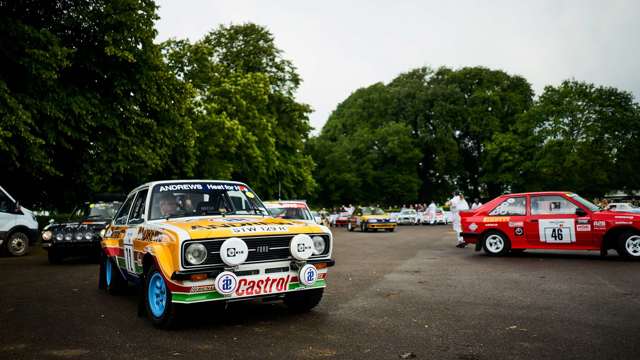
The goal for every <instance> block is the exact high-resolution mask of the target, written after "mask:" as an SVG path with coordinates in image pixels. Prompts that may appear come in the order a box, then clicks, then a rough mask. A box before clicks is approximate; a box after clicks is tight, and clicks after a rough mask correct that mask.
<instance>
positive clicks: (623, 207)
mask: <svg viewBox="0 0 640 360" xmlns="http://www.w3.org/2000/svg"><path fill="white" fill-rule="evenodd" d="M606 210H610V211H624V212H630V213H637V214H638V213H640V208H639V207H636V206H633V205H631V204H629V203H611V204H609V205H607V207H606Z"/></svg>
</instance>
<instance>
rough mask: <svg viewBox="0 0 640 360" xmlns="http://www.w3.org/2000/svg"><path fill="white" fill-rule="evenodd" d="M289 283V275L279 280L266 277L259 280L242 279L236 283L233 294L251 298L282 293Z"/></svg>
mask: <svg viewBox="0 0 640 360" xmlns="http://www.w3.org/2000/svg"><path fill="white" fill-rule="evenodd" d="M290 281H291V275H287V277H280V278H272V277H270V276H267V277H266V278H265V279H260V280H249V279H246V278H242V279H240V281H239V282H238V289H237V290H236V291H235V294H236V295H237V296H251V295H264V294H271V293H274V292H283V291H286V290H287V289H288V288H289V282H290Z"/></svg>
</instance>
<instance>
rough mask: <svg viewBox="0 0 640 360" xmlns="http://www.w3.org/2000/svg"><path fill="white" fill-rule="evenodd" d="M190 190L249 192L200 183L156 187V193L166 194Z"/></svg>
mask: <svg viewBox="0 0 640 360" xmlns="http://www.w3.org/2000/svg"><path fill="white" fill-rule="evenodd" d="M189 190H200V191H211V190H225V191H238V190H241V191H247V190H248V189H247V187H246V186H242V185H235V184H211V183H209V184H198V183H183V184H164V185H160V186H158V187H156V190H155V191H158V192H165V191H189Z"/></svg>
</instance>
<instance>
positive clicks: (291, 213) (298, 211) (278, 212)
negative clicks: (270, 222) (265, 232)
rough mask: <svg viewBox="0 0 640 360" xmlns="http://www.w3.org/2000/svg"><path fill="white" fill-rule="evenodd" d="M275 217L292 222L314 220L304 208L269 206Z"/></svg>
mask: <svg viewBox="0 0 640 360" xmlns="http://www.w3.org/2000/svg"><path fill="white" fill-rule="evenodd" d="M268 208H269V212H270V213H271V215H272V216H273V217H277V218H281V219H292V220H313V218H312V217H311V214H310V213H309V211H307V209H306V208H304V207H289V206H271V205H270V206H269V207H268Z"/></svg>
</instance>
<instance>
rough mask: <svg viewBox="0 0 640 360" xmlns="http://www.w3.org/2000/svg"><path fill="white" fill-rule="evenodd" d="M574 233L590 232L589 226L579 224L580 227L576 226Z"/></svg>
mask: <svg viewBox="0 0 640 360" xmlns="http://www.w3.org/2000/svg"><path fill="white" fill-rule="evenodd" d="M576 231H591V225H589V224H587V225H584V224H581V225H576Z"/></svg>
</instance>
